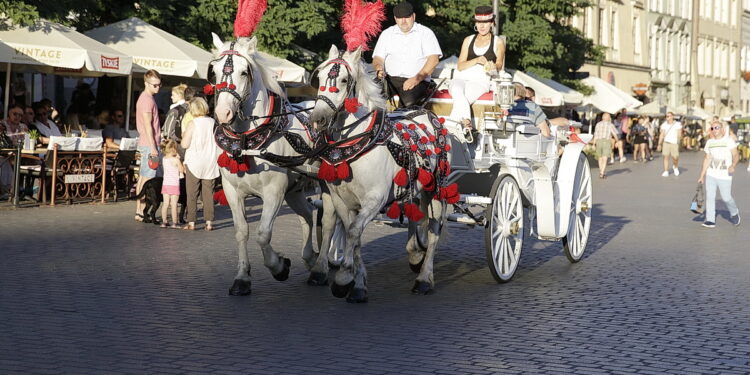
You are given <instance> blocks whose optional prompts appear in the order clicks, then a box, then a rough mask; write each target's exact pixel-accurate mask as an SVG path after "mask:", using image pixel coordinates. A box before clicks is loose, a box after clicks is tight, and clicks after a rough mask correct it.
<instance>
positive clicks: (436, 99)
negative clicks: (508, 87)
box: [428, 89, 495, 105]
mask: <svg viewBox="0 0 750 375" xmlns="http://www.w3.org/2000/svg"><path fill="white" fill-rule="evenodd" d="M428 102H429V103H453V98H452V97H451V94H450V92H449V91H448V89H442V90H438V91H436V92H435V93H434V94H432V97H431V98H430V100H429V101H428ZM474 104H479V105H495V98H494V96H493V93H492V91H487V92H486V93H484V94H482V96H480V97H479V99H477V101H475V102H474Z"/></svg>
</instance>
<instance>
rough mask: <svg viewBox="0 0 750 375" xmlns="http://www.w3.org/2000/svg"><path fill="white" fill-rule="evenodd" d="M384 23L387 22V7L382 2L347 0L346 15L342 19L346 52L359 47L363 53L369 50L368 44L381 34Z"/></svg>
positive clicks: (379, 0) (345, 5) (378, 0)
mask: <svg viewBox="0 0 750 375" xmlns="http://www.w3.org/2000/svg"><path fill="white" fill-rule="evenodd" d="M383 21H385V5H383V1H382V0H377V1H376V2H374V3H364V2H363V1H362V0H346V3H345V4H344V15H343V16H342V17H341V30H343V31H344V41H346V50H347V51H354V50H355V49H357V47H362V50H363V51H367V50H369V49H370V48H369V47H368V46H367V42H369V41H370V39H372V38H373V37H375V36H376V35H378V34H380V30H381V28H382V25H381V24H382V23H383Z"/></svg>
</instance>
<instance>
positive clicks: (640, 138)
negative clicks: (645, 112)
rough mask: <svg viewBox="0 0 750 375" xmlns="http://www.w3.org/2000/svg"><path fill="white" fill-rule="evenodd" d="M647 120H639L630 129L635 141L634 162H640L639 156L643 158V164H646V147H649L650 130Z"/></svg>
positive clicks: (641, 118)
mask: <svg viewBox="0 0 750 375" xmlns="http://www.w3.org/2000/svg"><path fill="white" fill-rule="evenodd" d="M645 124H646V119H645V118H643V117H640V118H638V122H637V123H636V124H635V125H634V126H633V127H632V128H631V129H630V137H631V138H632V139H633V160H634V161H638V155H640V156H641V162H643V163H645V162H646V146H647V145H648V129H646V125H645Z"/></svg>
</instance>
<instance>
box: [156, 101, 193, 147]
mask: <svg viewBox="0 0 750 375" xmlns="http://www.w3.org/2000/svg"><path fill="white" fill-rule="evenodd" d="M185 113H187V103H184V104H180V105H178V106H176V107H174V108H172V109H170V110H169V112H168V113H167V119H166V120H164V126H163V127H162V129H161V137H162V139H173V140H175V141H179V140H181V139H182V118H183V117H184V116H185Z"/></svg>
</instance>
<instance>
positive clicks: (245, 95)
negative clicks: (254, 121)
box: [208, 33, 284, 131]
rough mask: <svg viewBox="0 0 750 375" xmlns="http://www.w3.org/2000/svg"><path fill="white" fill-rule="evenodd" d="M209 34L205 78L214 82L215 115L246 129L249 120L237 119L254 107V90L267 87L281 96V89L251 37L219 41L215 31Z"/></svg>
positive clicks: (251, 110)
mask: <svg viewBox="0 0 750 375" xmlns="http://www.w3.org/2000/svg"><path fill="white" fill-rule="evenodd" d="M212 36H213V43H214V46H215V47H216V49H215V50H214V51H213V53H214V59H213V60H212V61H211V63H210V66H209V77H208V79H209V82H210V83H211V84H213V85H214V90H215V95H216V97H215V100H216V102H215V103H216V107H215V108H214V113H215V114H216V119H217V120H218V121H219V123H221V124H232V127H233V128H234V130H235V131H246V130H247V127H248V126H249V124H248V122H247V121H241V120H242V118H243V116H249V115H251V114H252V113H253V111H255V105H256V100H257V97H258V94H259V93H263V92H264V91H265V90H270V91H272V92H274V93H276V94H278V95H280V96H282V97H284V92H283V90H282V88H281V86H279V83H278V82H277V81H276V79H275V77H274V75H273V73H271V72H270V71H268V70H266V69H265V68H264V66H265V65H267V64H266V61H265V59H263V58H262V57H261V56H260V54H257V53H256V51H257V49H256V47H257V44H258V41H257V39H256V38H255V37H252V38H247V37H241V38H238V39H237V40H235V41H227V42H223V41H222V40H221V38H219V36H218V35H216V34H214V33H212ZM240 111H242V112H241V113H242V114H240Z"/></svg>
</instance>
